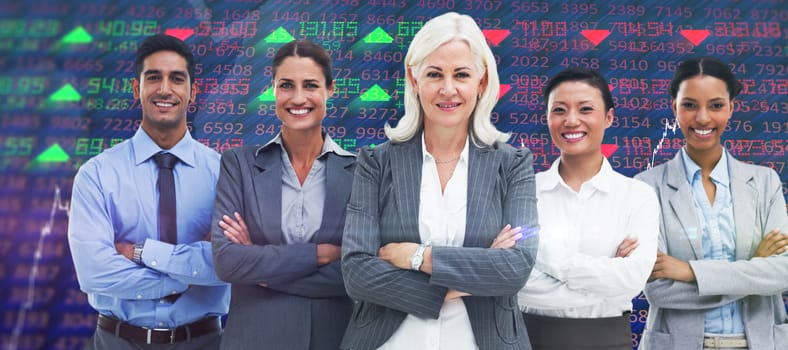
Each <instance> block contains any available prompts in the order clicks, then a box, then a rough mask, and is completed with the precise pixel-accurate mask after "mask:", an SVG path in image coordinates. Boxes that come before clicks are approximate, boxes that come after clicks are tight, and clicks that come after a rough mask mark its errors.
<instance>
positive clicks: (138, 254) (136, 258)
mask: <svg viewBox="0 0 788 350" xmlns="http://www.w3.org/2000/svg"><path fill="white" fill-rule="evenodd" d="M144 246H145V243H137V244H135V245H134V255H133V256H132V258H131V261H133V262H135V263H137V265H142V247H144Z"/></svg>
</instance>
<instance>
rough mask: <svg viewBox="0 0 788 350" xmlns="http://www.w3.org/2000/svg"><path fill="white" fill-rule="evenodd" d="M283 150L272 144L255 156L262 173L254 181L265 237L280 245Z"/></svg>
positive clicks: (260, 222)
mask: <svg viewBox="0 0 788 350" xmlns="http://www.w3.org/2000/svg"><path fill="white" fill-rule="evenodd" d="M281 154H282V149H281V148H280V146H279V145H277V144H271V145H269V146H268V147H266V148H264V149H261V150H260V151H259V153H258V154H257V156H255V160H254V165H255V167H256V168H257V169H259V170H260V173H258V174H257V175H255V176H254V178H253V179H252V186H254V192H255V197H254V198H259V199H260V201H259V202H258V206H257V208H259V211H258V212H257V215H258V217H259V218H260V219H259V224H260V227H262V229H263V235H264V236H265V239H266V240H267V241H268V243H270V244H274V245H279V244H282V242H283V241H284V240H283V239H282V155H281Z"/></svg>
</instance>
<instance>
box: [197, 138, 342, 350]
mask: <svg viewBox="0 0 788 350" xmlns="http://www.w3.org/2000/svg"><path fill="white" fill-rule="evenodd" d="M281 152H282V151H281V147H280V146H279V145H278V144H276V143H270V144H268V145H267V146H266V147H263V148H259V147H253V146H250V147H241V148H235V149H231V150H229V151H226V152H224V154H222V161H221V169H220V171H221V172H220V175H219V183H218V184H217V189H216V204H215V205H214V212H213V222H212V226H211V227H212V233H211V240H212V245H213V258H214V261H215V262H214V266H215V268H216V273H217V274H218V275H219V277H220V278H221V279H222V280H225V281H227V282H231V283H232V287H231V298H230V312H229V314H228V318H227V325H226V327H225V332H224V335H223V336H222V344H221V348H222V349H233V350H234V349H294V350H295V349H304V350H306V349H312V350H316V349H325V350H335V349H337V348H338V346H339V342H340V340H341V338H342V334H343V332H344V330H345V327H346V325H347V322H348V319H349V317H350V312H351V310H352V302H351V300H350V298H348V296H347V294H346V292H345V287H344V284H343V281H342V273H341V266H340V262H339V261H336V262H334V263H331V264H327V265H323V266H321V267H318V265H317V261H316V259H317V254H316V249H317V248H316V245H317V244H319V243H332V244H335V245H340V244H341V243H342V229H343V227H344V225H345V206H346V204H347V201H348V198H349V197H350V188H351V184H352V182H353V165H354V163H355V157H352V156H339V155H337V154H335V153H328V154H327V157H328V159H327V161H326V184H327V186H326V203H325V207H324V210H323V221H322V224H321V226H320V230H319V231H318V232H317V233H316V234H315V236H314V237H313V238H312V240H311V241H310V242H307V243H297V244H285V241H284V238H283V234H282V229H281V221H282V220H281V216H282V166H283V164H282V156H281ZM195 190H199V189H195ZM236 211H237V212H238V213H240V214H241V215H242V217H243V218H244V221H245V222H246V225H247V226H248V228H249V233H250V235H251V239H252V242H253V245H251V246H243V245H240V244H235V243H232V242H230V240H228V239H227V238H226V237H225V236H224V234H223V233H222V232H223V231H222V229H221V228H219V225H218V222H219V220H220V219H221V217H222V215H232V213H233V212H236ZM259 283H266V284H267V285H268V286H267V287H261V286H259V285H258V284H259Z"/></svg>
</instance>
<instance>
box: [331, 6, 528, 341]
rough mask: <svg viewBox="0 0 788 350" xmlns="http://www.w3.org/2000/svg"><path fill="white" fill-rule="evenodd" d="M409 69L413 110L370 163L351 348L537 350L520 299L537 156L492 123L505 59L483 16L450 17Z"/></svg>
mask: <svg viewBox="0 0 788 350" xmlns="http://www.w3.org/2000/svg"><path fill="white" fill-rule="evenodd" d="M405 68H406V70H407V81H408V84H407V85H406V88H405V104H406V107H405V116H404V117H403V118H402V119H401V120H400V121H399V124H398V125H397V127H396V128H390V127H387V130H386V131H387V135H388V137H389V139H390V141H389V142H386V143H384V144H382V145H380V146H377V147H374V148H364V149H362V150H361V152H360V155H359V158H358V162H357V168H356V174H355V178H354V182H353V188H352V192H351V198H350V201H349V203H348V208H347V219H346V223H345V231H344V240H343V244H342V271H343V276H344V279H345V287H346V288H347V291H348V294H349V295H350V296H351V298H353V299H354V300H355V307H354V310H353V314H352V315H351V321H350V324H349V326H348V329H347V331H346V333H345V337H344V339H343V341H342V345H341V348H343V349H424V348H436V349H437V348H442V349H530V348H531V347H530V344H529V343H528V335H527V333H526V330H525V325H524V324H523V320H522V317H521V316H520V313H519V308H518V305H517V297H516V294H517V291H518V290H519V289H520V288H522V287H523V285H524V284H525V282H526V280H527V279H528V275H529V273H530V271H531V268H532V266H533V264H534V260H535V257H536V249H537V246H538V238H537V235H536V232H537V230H538V227H537V215H536V198H535V188H534V172H533V160H532V156H531V153H530V151H529V150H527V149H520V150H515V149H514V148H512V147H511V146H509V145H507V144H505V143H504V142H505V141H506V140H507V139H508V137H509V135H507V134H504V133H501V132H499V131H497V130H496V129H495V127H494V126H493V125H492V123H491V122H490V119H489V115H490V111H491V110H492V108H493V106H494V105H495V102H496V98H497V95H498V76H497V71H496V66H495V59H494V58H493V55H492V52H491V51H490V49H489V47H487V45H486V42H485V39H484V36H483V35H482V33H481V31H480V30H479V28H478V27H477V26H476V24H475V22H474V21H473V19H472V18H470V17H468V16H461V15H458V14H456V13H448V14H445V15H442V16H439V17H436V18H434V19H432V20H430V21H428V22H427V23H425V25H424V27H423V28H422V29H421V30H420V31H419V33H417V34H416V36H415V37H414V39H413V42H412V43H411V46H410V48H409V50H408V54H407V55H406V58H405ZM429 242H431V243H432V244H431V245H430V244H429Z"/></svg>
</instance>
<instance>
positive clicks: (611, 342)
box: [523, 314, 632, 350]
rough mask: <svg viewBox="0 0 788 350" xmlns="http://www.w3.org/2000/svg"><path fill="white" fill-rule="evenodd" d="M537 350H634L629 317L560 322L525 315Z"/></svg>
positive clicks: (564, 319)
mask: <svg viewBox="0 0 788 350" xmlns="http://www.w3.org/2000/svg"><path fill="white" fill-rule="evenodd" d="M523 318H524V319H525V327H526V329H528V336H529V337H530V339H531V346H532V347H533V350H575V349H576V350H632V331H631V329H630V327H629V315H628V314H627V315H623V316H618V317H607V318H557V317H547V316H538V315H533V314H523Z"/></svg>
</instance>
